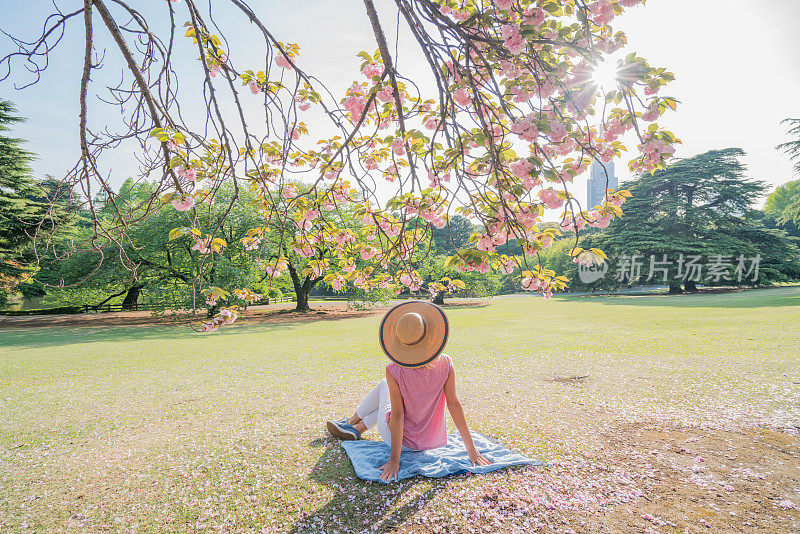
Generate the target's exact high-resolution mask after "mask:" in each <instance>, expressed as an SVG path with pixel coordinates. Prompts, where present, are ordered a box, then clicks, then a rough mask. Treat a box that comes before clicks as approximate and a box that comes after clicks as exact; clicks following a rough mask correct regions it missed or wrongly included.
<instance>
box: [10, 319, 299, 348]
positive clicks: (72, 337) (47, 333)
mask: <svg viewBox="0 0 800 534" xmlns="http://www.w3.org/2000/svg"><path fill="white" fill-rule="evenodd" d="M292 326H293V324H292V323H289V322H286V323H279V324H258V325H242V326H234V327H227V328H225V329H224V330H222V331H220V332H218V333H215V334H207V333H203V332H196V331H194V330H192V328H191V327H190V326H187V325H175V326H145V325H142V326H89V325H87V326H46V327H41V326H36V327H13V328H2V327H0V348H23V347H54V346H61V345H71V344H75V343H109V342H111V343H115V342H119V343H126V342H131V341H153V340H156V339H163V340H186V339H189V338H192V337H194V336H197V337H202V336H208V335H216V336H221V335H224V336H230V335H237V334H249V333H252V332H253V331H254V329H259V330H263V329H267V328H269V329H273V330H274V329H278V330H289V329H290V328H291V327H292Z"/></svg>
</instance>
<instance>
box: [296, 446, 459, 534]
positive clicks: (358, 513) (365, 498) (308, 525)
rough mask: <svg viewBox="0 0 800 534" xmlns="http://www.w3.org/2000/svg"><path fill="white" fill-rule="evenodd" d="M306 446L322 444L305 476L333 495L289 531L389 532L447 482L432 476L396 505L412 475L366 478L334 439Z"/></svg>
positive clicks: (415, 481) (416, 480) (412, 483)
mask: <svg viewBox="0 0 800 534" xmlns="http://www.w3.org/2000/svg"><path fill="white" fill-rule="evenodd" d="M309 447H314V448H318V447H325V451H324V452H323V453H322V455H321V456H320V458H319V460H318V461H317V463H316V464H315V465H314V468H313V469H312V470H311V473H310V474H309V478H310V479H311V480H312V481H314V482H317V483H319V484H322V485H324V486H327V487H329V488H331V489H332V490H333V491H334V492H335V493H334V496H333V497H332V498H331V500H330V501H328V502H327V503H326V504H325V505H324V506H322V507H320V508H318V509H317V510H315V511H314V512H312V513H311V514H309V515H308V516H307V517H305V518H303V519H301V520H300V521H298V522H297V523H296V524H295V525H294V526H293V527H292V529H291V531H290V532H291V533H292V534H301V533H310V532H322V531H328V532H361V531H363V530H366V529H369V531H370V532H392V531H394V530H395V529H396V528H397V527H398V526H399V525H402V524H403V523H405V522H406V521H407V520H408V519H409V518H410V517H411V516H413V515H414V514H415V513H416V512H417V511H419V510H420V509H421V508H423V507H424V506H425V505H427V504H428V503H429V502H430V501H431V500H432V499H433V498H434V497H435V496H436V494H438V493H439V492H441V491H442V490H444V489H445V487H446V486H447V482H446V481H444V480H438V479H432V480H431V481H430V482H431V485H430V487H429V488H428V489H427V490H426V491H425V492H423V493H421V494H420V495H416V496H415V497H414V498H413V499H411V500H410V501H409V502H407V503H405V504H403V505H402V506H400V507H397V504H398V502H399V501H400V498H401V496H402V495H403V493H405V492H406V491H408V490H410V489H411V488H413V487H414V486H415V485H417V484H418V483H419V482H420V477H414V478H411V479H408V480H401V481H400V482H393V483H391V484H382V483H380V482H366V481H363V480H361V479H359V478H358V477H356V475H355V471H354V470H353V466H352V464H351V463H350V461H349V459H348V458H347V455H346V454H345V453H344V451H343V450H342V446H341V445H340V443H339V441H338V440H333V439H329V438H326V439H316V440H314V441H312V442H311V443H309Z"/></svg>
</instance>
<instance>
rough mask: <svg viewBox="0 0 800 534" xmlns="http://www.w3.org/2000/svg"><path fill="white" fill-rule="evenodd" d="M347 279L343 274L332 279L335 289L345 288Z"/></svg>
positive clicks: (332, 285)
mask: <svg viewBox="0 0 800 534" xmlns="http://www.w3.org/2000/svg"><path fill="white" fill-rule="evenodd" d="M345 283H346V281H345V279H344V278H342V277H341V276H337V277H336V278H334V279H333V280H331V287H332V288H333V290H334V291H341V290H342V289H343V288H344V285H345Z"/></svg>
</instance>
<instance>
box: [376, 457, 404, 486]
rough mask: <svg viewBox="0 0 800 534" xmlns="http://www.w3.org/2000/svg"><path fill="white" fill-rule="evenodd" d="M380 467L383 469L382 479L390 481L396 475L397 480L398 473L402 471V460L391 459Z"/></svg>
mask: <svg viewBox="0 0 800 534" xmlns="http://www.w3.org/2000/svg"><path fill="white" fill-rule="evenodd" d="M378 469H380V470H381V471H383V474H382V475H381V480H384V481H386V482H389V481H391V480H392V477H394V479H395V480H397V473H399V472H400V460H397V461H393V460H389V461H388V462H386V463H385V464H383V465H382V466H380V467H379V468H378Z"/></svg>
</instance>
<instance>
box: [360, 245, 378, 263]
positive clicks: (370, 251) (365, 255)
mask: <svg viewBox="0 0 800 534" xmlns="http://www.w3.org/2000/svg"><path fill="white" fill-rule="evenodd" d="M377 253H378V250H377V249H376V248H375V247H366V248H365V249H364V250H362V251H361V259H364V260H369V259H371V258H373V257H374V256H375V254H377Z"/></svg>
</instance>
